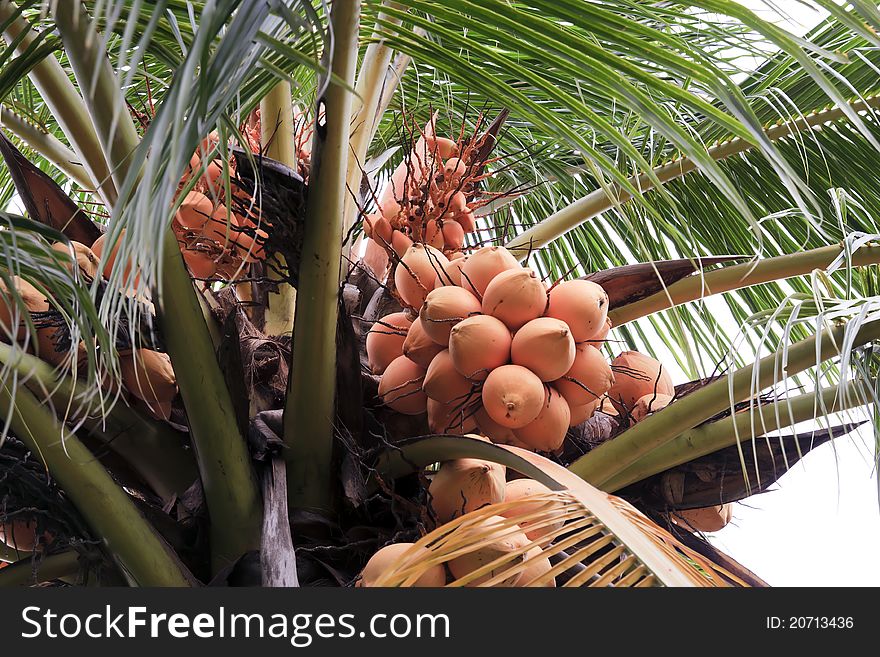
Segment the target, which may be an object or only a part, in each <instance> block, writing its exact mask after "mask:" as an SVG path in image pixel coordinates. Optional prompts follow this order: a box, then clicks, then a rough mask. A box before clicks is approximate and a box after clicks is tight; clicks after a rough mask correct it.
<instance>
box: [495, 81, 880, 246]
mask: <svg viewBox="0 0 880 657" xmlns="http://www.w3.org/2000/svg"><path fill="white" fill-rule="evenodd" d="M878 107H880V96H872V97H871V98H868V99H866V100H858V101H854V102H852V103H849V105H848V106H847V107H846V108H845V109H844V108H840V107H834V108H832V109H828V110H824V111H821V112H816V113H814V114H811V115H809V116H806V117H802V118H799V119H796V120H794V121H790V122H787V123H782V124H780V125H777V126H774V127H772V128H769V129H767V130H766V131H765V136H766V137H767V139H768V140H769V141H779V140H780V139H783V138H785V137H789V136H791V135H794V134H796V133H799V132H805V131H808V130H812V129H814V128H816V127H818V126H823V125H827V124H829V123H833V122H835V121H840V120H841V119H844V118H846V117H847V111H855V112H864V111H866V110H873V109H876V108H878ZM754 147H755V145H754V144H752V143H751V142H749V141H747V140H745V139H743V138H740V137H738V138H735V139H731V140H730V141H726V142H723V143H721V144H718V145H717V146H714V147H712V148H710V149H709V156H710V157H711V158H712V159H713V160H714V161H716V162H718V161H721V160H725V159H727V158H730V157H733V156H734V155H739V154H740V153H745V152H746V151H749V150H751V149H752V148H754ZM697 168H698V164H697V162H696V161H695V160H693V159H692V158H690V157H683V158H681V159H679V160H675V161H674V162H670V163H668V164H664V165H662V166H659V167H655V168H654V169H653V170H652V172H651V173H650V174H642V175H640V176H633V177H632V178H630V180H629V182H630V184H631V185H632V186H633V187H634V188H636V189H638V190H640V191H641V193H642V194H645V193H646V192H648V191H650V190H651V189H654V188H655V187H656V184H655V181H659V182H660V183H661V184H666V183H668V182H670V181H671V180H675V179H676V178H681V177H682V176H684V175H686V174H689V173H693V172H694V171H696V170H697ZM633 198H634V196H633V194H631V193H630V192H628V191H627V190H625V189H623V188H622V187H621V186H620V185H616V184H614V185H611V186H610V187H609V188H608V190H607V191H606V189H597V190H595V191H593V192H590V193H589V194H587V195H586V196H584V197H582V198H580V199H578V200H577V201H575V202H574V203H572V204H570V205H568V206H567V207H565V208H562V209H561V210H558V211H557V212H555V213H553V214H552V215H550V216H549V217H547V218H546V219H544V220H543V221H541V222H540V223H538V224H536V225H535V226H532V227H531V228H529V229H528V230H526V231H524V232H522V233H520V234H519V235H517V236H516V237H514V238H513V239H512V240H510V241H509V242H508V243H507V244H506V245H505V246H506V247H507V248H508V249H510V250H511V251H513V252H514V253H515V254H516V255H517V257H518V258H520V259H521V260H522V259H525V258H526V257H527V256H528V255H529V253H531V252H532V251H534V250H535V249H539V248H541V247H543V246H546V245H547V244H549V243H550V242H552V241H553V240H555V239H556V238H558V237H561V236H562V235H565V234H566V233H567V232H568V231H570V230H572V229H574V228H577V227H578V226H580V225H581V224H583V223H584V222H587V221H590V220H591V219H594V218H595V217H598V216H599V215H600V214H602V213H603V212H607V211H608V210H611V209H612V208H615V207H617V206H618V205H620V204H622V203H626V202H627V201H629V200H631V199H633Z"/></svg>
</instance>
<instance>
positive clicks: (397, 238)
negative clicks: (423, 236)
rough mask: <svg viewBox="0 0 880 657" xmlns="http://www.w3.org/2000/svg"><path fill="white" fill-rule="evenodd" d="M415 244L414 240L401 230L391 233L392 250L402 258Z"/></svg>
mask: <svg viewBox="0 0 880 657" xmlns="http://www.w3.org/2000/svg"><path fill="white" fill-rule="evenodd" d="M412 245H413V241H412V240H411V239H410V238H409V236H408V235H404V234H403V233H402V232H401V231H399V230H395V231H394V232H393V233H391V250H392V251H394V252H395V253H396V254H397V257H398V258H402V257H403V256H404V255H406V252H407V251H409V249H410V247H411V246H412Z"/></svg>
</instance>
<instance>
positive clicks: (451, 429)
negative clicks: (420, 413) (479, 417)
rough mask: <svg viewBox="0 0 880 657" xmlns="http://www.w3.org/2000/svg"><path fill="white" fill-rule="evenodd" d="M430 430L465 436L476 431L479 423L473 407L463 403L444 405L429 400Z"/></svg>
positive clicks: (456, 402)
mask: <svg viewBox="0 0 880 657" xmlns="http://www.w3.org/2000/svg"><path fill="white" fill-rule="evenodd" d="M428 428H429V429H430V430H431V431H432V432H433V433H452V434H455V435H458V436H463V435H465V434H467V433H470V432H472V431H474V430H475V429H476V428H477V423H476V421H475V420H474V415H473V409H472V407H471V405H467V404H465V403H464V402H463V401H454V402H451V403H448V404H446V403H444V402H440V401H437V400H435V399H431V398H430V397H429V398H428Z"/></svg>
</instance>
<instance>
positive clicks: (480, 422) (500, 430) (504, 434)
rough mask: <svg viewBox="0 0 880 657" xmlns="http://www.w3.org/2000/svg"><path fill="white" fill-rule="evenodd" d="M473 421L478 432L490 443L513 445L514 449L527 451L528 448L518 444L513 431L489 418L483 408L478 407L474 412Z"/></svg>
mask: <svg viewBox="0 0 880 657" xmlns="http://www.w3.org/2000/svg"><path fill="white" fill-rule="evenodd" d="M474 419H475V420H476V421H477V427H478V428H479V430H480V431H482V432H483V434H485V435H486V437H487V438H489V440H490V441H491V442H493V443H495V444H497V445H514V446H516V447H522V448H524V449H528V447H526V446H525V445H523V444H522V443H521V442H519V439H518V438H517V437H516V434H515V433H513V429H509V428H507V427H504V426H501V425H500V424H498V423H497V422H496V421H495V420H493V419H492V418H491V417H489V414H488V413H487V412H486V409H485V408H483V406H480V407H479V408H478V409H477V410H476V411H475V412H474Z"/></svg>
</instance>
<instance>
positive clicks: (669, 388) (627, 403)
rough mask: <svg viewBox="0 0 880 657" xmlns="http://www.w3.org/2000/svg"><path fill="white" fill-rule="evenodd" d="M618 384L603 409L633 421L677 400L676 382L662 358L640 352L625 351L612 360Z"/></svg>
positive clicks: (615, 382)
mask: <svg viewBox="0 0 880 657" xmlns="http://www.w3.org/2000/svg"><path fill="white" fill-rule="evenodd" d="M611 368H612V370H613V371H614V385H612V386H611V388H610V390H609V391H608V401H610V405H609V404H605V405H604V406H603V412H606V413H613V414H615V415H617V416H618V417H621V418H623V419H625V420H628V421H629V422H630V423H632V424H636V423H638V422H641V421H642V420H644V419H645V418H647V417H649V416H650V415H653V414H654V413H656V412H658V411H660V410H662V409H664V408H666V407H667V406H668V405H669V404H671V403H672V402H673V400H674V399H675V385H674V384H673V382H672V377H671V376H670V375H669V372H668V370H666V369H664V367H663V364H662V363H660V361H658V360H656V359H654V358H651V357H650V356H648V355H646V354H642V353H640V352H638V351H625V352H623V353H622V354H620V355H618V356H617V357H616V358H615V359H614V360H613V361H611Z"/></svg>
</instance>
